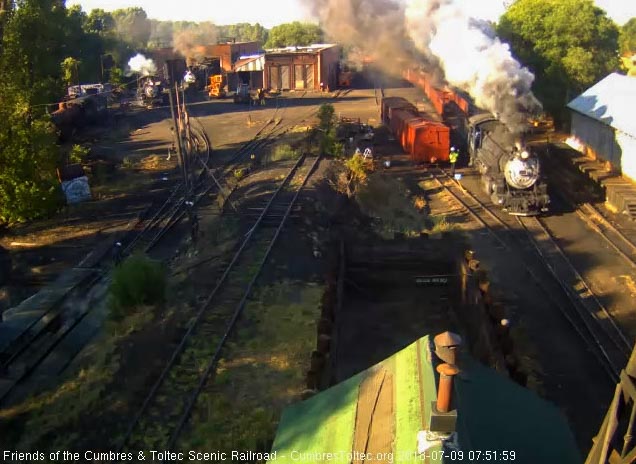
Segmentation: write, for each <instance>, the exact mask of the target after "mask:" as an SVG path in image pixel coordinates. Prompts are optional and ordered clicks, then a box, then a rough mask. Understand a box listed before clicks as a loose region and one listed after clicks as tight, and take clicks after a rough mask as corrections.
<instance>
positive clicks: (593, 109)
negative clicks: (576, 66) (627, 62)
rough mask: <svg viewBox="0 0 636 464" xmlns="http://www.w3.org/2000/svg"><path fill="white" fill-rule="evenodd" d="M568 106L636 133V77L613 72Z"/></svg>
mask: <svg viewBox="0 0 636 464" xmlns="http://www.w3.org/2000/svg"><path fill="white" fill-rule="evenodd" d="M567 106H568V108H570V109H571V110H574V111H576V112H578V113H581V114H583V115H585V116H588V117H590V118H592V119H596V120H597V121H600V122H602V123H604V124H607V125H608V126H611V127H613V128H615V129H618V130H620V131H622V132H625V133H626V134H629V135H632V136H634V137H636V118H634V108H636V79H635V78H634V77H629V76H624V75H622V74H618V73H612V74H610V75H609V76H607V77H606V78H605V79H603V80H601V81H599V82H597V83H596V84H595V85H593V86H592V87H590V88H589V89H587V90H586V91H585V92H583V93H582V94H581V95H579V96H578V97H576V98H575V99H574V100H572V101H571V102H570V103H568V105H567Z"/></svg>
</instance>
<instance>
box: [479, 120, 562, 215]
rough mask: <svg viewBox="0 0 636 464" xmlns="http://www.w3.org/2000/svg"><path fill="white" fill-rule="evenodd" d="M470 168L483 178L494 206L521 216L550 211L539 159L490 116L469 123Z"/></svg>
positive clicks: (486, 190) (485, 188)
mask: <svg viewBox="0 0 636 464" xmlns="http://www.w3.org/2000/svg"><path fill="white" fill-rule="evenodd" d="M468 153H469V155H470V164H471V165H473V166H475V167H476V168H477V170H478V171H479V173H480V174H481V180H482V185H483V188H484V190H485V192H486V193H487V194H488V195H490V198H491V200H492V202H493V203H495V204H497V205H501V206H502V208H503V209H504V211H506V212H508V213H509V214H513V215H517V216H534V215H537V214H540V213H542V212H546V211H548V205H549V203H550V197H549V196H548V192H547V184H546V183H545V181H544V180H543V179H542V175H541V162H540V160H539V157H538V155H537V154H536V153H535V152H533V151H532V150H531V149H530V148H529V147H527V146H524V145H523V144H522V143H521V142H520V141H518V140H517V139H516V137H515V135H514V134H512V133H511V132H510V131H509V130H508V128H507V127H506V126H505V125H504V124H503V123H502V122H501V121H499V120H498V119H497V118H495V117H494V116H492V115H490V114H479V115H476V116H472V117H471V118H469V119H468Z"/></svg>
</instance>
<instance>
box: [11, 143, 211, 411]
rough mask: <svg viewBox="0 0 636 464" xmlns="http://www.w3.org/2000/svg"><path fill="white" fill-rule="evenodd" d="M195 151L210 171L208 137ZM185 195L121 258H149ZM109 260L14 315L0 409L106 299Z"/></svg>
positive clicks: (138, 227)
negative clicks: (42, 305)
mask: <svg viewBox="0 0 636 464" xmlns="http://www.w3.org/2000/svg"><path fill="white" fill-rule="evenodd" d="M194 138H196V140H194ZM192 148H194V149H196V151H197V157H198V158H199V159H201V157H203V158H204V160H202V162H203V164H204V165H207V163H208V161H209V158H210V154H211V147H210V144H209V140H208V138H207V135H206V134H205V132H204V131H201V132H199V131H195V133H194V136H193V140H192ZM203 174H204V171H201V172H200V173H199V175H198V179H199V182H200V181H201V178H202V175H203ZM185 193H186V192H185V189H184V185H183V184H182V183H180V184H178V185H177V186H176V187H174V188H173V189H172V191H171V192H170V194H169V196H168V198H167V199H166V200H165V201H164V202H163V203H162V204H161V205H160V206H159V208H157V209H156V210H155V212H154V214H153V215H152V216H150V217H149V218H147V219H142V220H139V221H138V222H137V224H135V227H134V228H133V230H132V231H131V233H132V234H133V237H132V239H129V241H128V243H127V244H126V246H125V248H124V250H123V255H129V254H131V253H133V252H135V251H142V252H144V253H145V252H148V251H149V250H150V249H152V247H153V246H155V245H156V244H157V243H158V242H159V240H160V239H161V237H163V236H164V235H165V233H166V232H167V231H168V230H169V229H170V228H171V227H172V226H173V225H174V224H176V223H177V222H178V220H179V219H180V218H181V217H182V215H183V208H182V207H183V203H184V201H185ZM107 251H108V250H107ZM109 259H110V254H109V253H104V255H103V256H102V257H101V259H98V260H96V262H94V263H93V264H92V265H91V266H90V267H89V268H86V267H82V265H80V266H78V267H76V268H74V269H72V270H71V271H70V272H71V279H70V280H71V281H70V282H69V283H66V284H65V283H64V282H62V283H60V284H59V285H60V286H61V287H62V288H63V291H60V292H58V293H59V295H57V294H55V293H54V294H55V296H56V299H55V300H54V301H52V302H50V305H49V307H48V308H47V309H44V310H41V311H31V312H29V313H28V314H26V315H25V316H22V315H21V314H17V313H16V317H15V319H14V320H15V322H14V323H13V324H11V322H9V324H11V327H10V331H9V333H6V334H3V339H4V340H3V343H2V344H1V345H0V405H1V404H3V403H4V402H5V400H7V399H8V398H9V397H10V395H11V394H12V393H13V392H14V390H15V389H16V387H17V386H18V385H19V384H20V383H21V382H23V381H24V380H25V379H26V378H27V377H28V376H30V375H31V374H32V373H33V372H34V371H35V370H36V369H37V368H39V367H40V366H41V365H43V363H45V362H46V361H47V358H48V357H49V355H50V354H51V353H52V352H53V351H54V350H55V349H56V348H57V347H58V346H60V344H62V343H64V340H65V339H66V338H67V337H68V336H69V335H70V334H71V333H73V331H74V330H75V329H76V328H77V327H78V326H79V325H80V323H82V321H83V320H84V319H85V318H86V317H87V316H89V315H90V314H91V311H92V310H93V308H94V307H95V306H96V305H97V301H99V300H100V299H103V298H105V297H106V295H105V289H107V287H108V282H109V279H110V277H109V276H108V275H107V274H106V271H105V269H103V268H99V264H100V262H107V261H108V260H109ZM96 295H97V296H96ZM85 296H91V300H90V303H89V304H87V303H86V302H85V301H83V300H84V297H85ZM0 329H2V326H0ZM75 354H76V353H75ZM48 364H49V365H50V366H49V367H47V371H48V372H49V373H51V374H55V373H57V372H59V371H61V370H62V369H63V368H65V367H66V365H67V364H68V363H67V362H65V363H57V364H56V363H55V361H48ZM51 365H56V366H57V367H52V366H51ZM56 371H57V372H56Z"/></svg>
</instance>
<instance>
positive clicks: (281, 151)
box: [269, 144, 300, 162]
mask: <svg viewBox="0 0 636 464" xmlns="http://www.w3.org/2000/svg"><path fill="white" fill-rule="evenodd" d="M299 156H300V152H299V151H298V150H294V149H293V148H292V147H291V146H290V145H287V144H282V145H277V146H276V148H274V150H273V151H272V152H271V153H270V155H269V160H270V161H272V162H274V161H287V160H296V159H298V157H299Z"/></svg>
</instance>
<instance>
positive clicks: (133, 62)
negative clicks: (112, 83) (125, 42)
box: [126, 53, 157, 76]
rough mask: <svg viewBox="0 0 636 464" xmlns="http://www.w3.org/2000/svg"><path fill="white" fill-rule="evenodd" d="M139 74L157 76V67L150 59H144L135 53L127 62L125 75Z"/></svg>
mask: <svg viewBox="0 0 636 464" xmlns="http://www.w3.org/2000/svg"><path fill="white" fill-rule="evenodd" d="M132 73H139V74H141V75H142V76H155V75H156V74H157V65H155V62H154V61H152V60H151V59H150V58H146V57H145V56H144V55H142V54H141V53H137V54H136V55H135V56H133V57H132V58H131V59H130V60H128V71H127V73H126V74H127V75H130V74H132Z"/></svg>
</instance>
